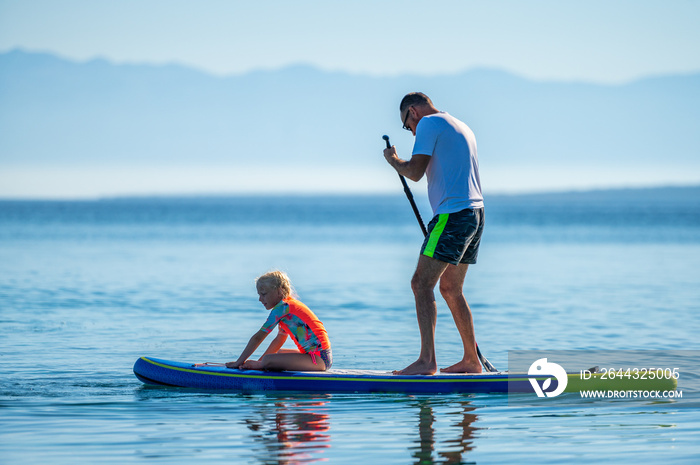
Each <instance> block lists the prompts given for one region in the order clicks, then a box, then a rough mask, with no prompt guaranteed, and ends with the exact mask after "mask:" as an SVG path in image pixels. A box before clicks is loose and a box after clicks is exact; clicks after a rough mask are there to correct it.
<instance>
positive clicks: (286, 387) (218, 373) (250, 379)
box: [134, 357, 676, 394]
mask: <svg viewBox="0 0 700 465" xmlns="http://www.w3.org/2000/svg"><path fill="white" fill-rule="evenodd" d="M134 374H135V375H136V377H137V378H138V379H139V380H141V381H142V382H143V383H145V384H150V385H159V386H176V387H184V388H195V389H202V390H227V391H241V392H274V391H306V392H324V393H330V392H363V393H365V392H366V393H373V392H398V393H410V394H442V393H444V394H447V393H509V392H510V393H514V392H528V393H534V392H535V391H534V389H533V386H532V384H531V382H530V380H531V379H535V380H538V382H539V383H540V384H543V383H545V382H546V383H551V382H552V381H553V382H554V383H556V380H553V379H551V378H549V377H542V376H533V375H528V374H527V373H519V374H515V373H511V374H509V373H507V372H495V373H479V374H443V373H440V374H436V375H431V376H421V375H417V376H408V375H393V374H392V373H391V372H387V371H374V370H340V369H331V370H328V371H322V372H302V371H280V372H272V371H257V370H236V369H230V368H226V367H223V366H206V365H205V366H199V365H195V364H192V363H184V362H173V361H168V360H161V359H157V358H152V357H141V358H139V359H138V360H137V361H136V363H135V364H134ZM600 375H601V374H600V373H594V374H593V376H592V378H591V379H587V380H585V382H584V381H583V380H581V378H580V375H579V373H567V377H568V382H567V386H566V390H565V392H578V391H579V390H584V389H586V390H587V389H658V390H673V389H675V387H676V381H675V380H674V379H671V380H666V379H657V380H646V381H645V382H644V383H643V385H642V384H640V382H639V381H635V382H634V384H629V383H627V382H626V381H625V380H620V379H618V380H609V379H601V378H600ZM554 386H556V384H554V385H553V386H552V387H554Z"/></svg>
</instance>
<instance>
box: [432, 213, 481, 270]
mask: <svg viewBox="0 0 700 465" xmlns="http://www.w3.org/2000/svg"><path fill="white" fill-rule="evenodd" d="M483 231H484V209H483V208H466V209H464V210H461V211H458V212H456V213H440V214H438V215H436V216H435V217H434V218H433V219H432V220H431V221H430V223H429V224H428V235H427V236H426V237H425V240H424V241H423V246H422V247H421V250H420V253H421V254H422V255H425V256H428V257H432V258H435V259H437V260H440V261H441V262H447V263H451V264H453V265H457V264H460V263H466V264H469V265H473V264H475V263H476V258H477V255H478V254H479V245H480V244H481V234H482V232H483Z"/></svg>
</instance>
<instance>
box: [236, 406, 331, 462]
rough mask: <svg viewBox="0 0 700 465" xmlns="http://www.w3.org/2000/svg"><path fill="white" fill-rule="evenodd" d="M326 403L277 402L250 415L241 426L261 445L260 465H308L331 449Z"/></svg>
mask: <svg viewBox="0 0 700 465" xmlns="http://www.w3.org/2000/svg"><path fill="white" fill-rule="evenodd" d="M327 403H328V400H327V399H323V398H320V399H312V400H299V399H298V398H296V399H295V398H289V399H284V398H282V399H277V400H275V401H274V402H270V403H269V404H261V405H258V406H256V407H255V408H254V409H252V410H251V411H250V414H249V416H247V417H246V418H244V419H243V423H244V424H245V425H246V426H247V427H248V429H249V430H250V431H251V437H252V439H253V441H254V442H255V443H257V444H262V446H263V447H262V448H256V449H258V450H259V451H260V455H259V457H258V459H259V460H260V463H263V464H290V465H291V464H297V463H310V462H315V461H318V460H323V459H322V458H321V453H322V452H323V450H324V449H326V448H328V447H330V435H329V430H330V422H329V415H328V413H327V406H326V404H327Z"/></svg>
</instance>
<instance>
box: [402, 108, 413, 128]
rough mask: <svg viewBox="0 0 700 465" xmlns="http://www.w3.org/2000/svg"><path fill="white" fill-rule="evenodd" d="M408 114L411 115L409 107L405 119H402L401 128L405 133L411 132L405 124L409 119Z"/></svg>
mask: <svg viewBox="0 0 700 465" xmlns="http://www.w3.org/2000/svg"><path fill="white" fill-rule="evenodd" d="M410 114H411V107H408V111H407V112H406V117H405V118H404V119H403V128H404V129H405V130H406V131H410V130H411V128H409V127H408V126H406V123H407V122H408V117H409V115H410Z"/></svg>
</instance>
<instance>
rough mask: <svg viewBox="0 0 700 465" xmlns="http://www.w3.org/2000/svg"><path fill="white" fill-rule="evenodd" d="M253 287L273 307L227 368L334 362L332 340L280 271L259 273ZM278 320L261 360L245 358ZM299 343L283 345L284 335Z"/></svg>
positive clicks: (296, 367)
mask: <svg viewBox="0 0 700 465" xmlns="http://www.w3.org/2000/svg"><path fill="white" fill-rule="evenodd" d="M255 287H256V288H257V290H258V295H259V296H260V302H261V303H262V304H263V305H264V306H265V308H266V309H268V310H272V311H271V312H270V316H269V317H268V318H267V321H266V322H265V324H264V325H263V326H262V328H260V331H258V332H257V333H255V334H254V335H253V337H251V338H250V341H248V345H247V346H246V348H245V349H244V350H243V353H242V354H241V356H240V357H238V360H236V361H235V362H228V363H227V364H226V366H227V367H228V368H240V369H243V370H270V371H281V370H290V371H325V370H328V369H330V367H331V364H332V363H333V357H332V355H331V343H330V341H329V340H328V334H326V329H325V328H324V327H323V323H321V322H320V321H319V319H318V318H317V317H316V315H314V313H313V312H312V311H311V310H309V307H307V306H306V305H304V304H303V303H301V302H299V301H298V300H296V299H293V298H292V297H291V294H292V284H291V282H290V281H289V278H288V277H287V275H286V274H285V273H283V272H281V271H272V272H270V273H266V274H264V275H262V276H260V277H259V278H258V279H257V280H256V282H255ZM277 324H279V332H278V333H277V336H276V337H275V339H274V340H273V341H272V342H271V343H270V347H268V348H267V350H266V351H265V353H264V354H263V356H262V357H261V358H260V360H257V361H256V360H248V357H250V356H251V355H252V354H253V352H255V349H257V348H258V346H259V345H260V344H261V343H262V341H263V340H264V339H265V338H266V337H267V335H268V334H270V332H271V331H272V330H273V329H274V327H275V326H276V325H277ZM288 335H289V336H291V337H292V340H293V341H294V343H295V344H296V346H297V347H298V350H297V349H282V345H283V344H284V342H285V341H286V340H287V336H288Z"/></svg>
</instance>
